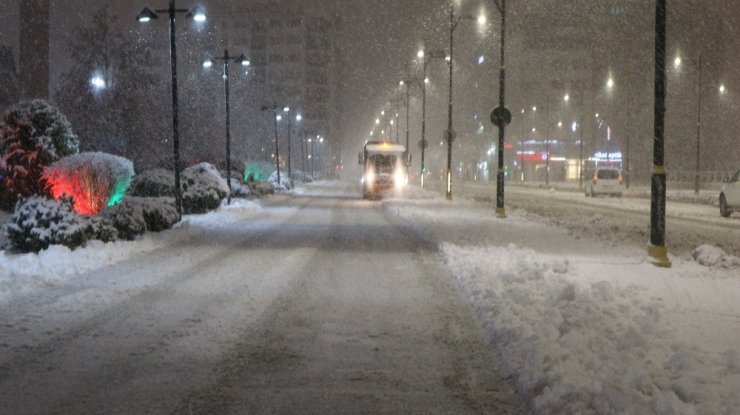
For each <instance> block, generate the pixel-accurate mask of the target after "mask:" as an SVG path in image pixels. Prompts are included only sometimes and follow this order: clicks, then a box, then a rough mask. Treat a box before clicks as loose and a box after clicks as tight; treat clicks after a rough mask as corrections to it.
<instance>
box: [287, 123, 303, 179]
mask: <svg viewBox="0 0 740 415" xmlns="http://www.w3.org/2000/svg"><path fill="white" fill-rule="evenodd" d="M302 119H303V118H302V117H301V114H296V116H295V121H296V122H301V120H302ZM292 121H293V118H292V117H291V116H290V115H288V182H290V181H291V180H293V171H292V170H291V160H290V159H291V153H290V151H291V150H290V148H291V139H290V133H291V131H292V125H291V122H292Z"/></svg>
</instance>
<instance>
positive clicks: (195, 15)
mask: <svg viewBox="0 0 740 415" xmlns="http://www.w3.org/2000/svg"><path fill="white" fill-rule="evenodd" d="M157 13H167V15H168V16H169V20H170V68H171V71H172V145H173V150H174V169H175V207H176V209H177V214H178V215H179V216H180V217H182V189H180V126H179V117H180V114H179V106H178V103H177V47H176V42H175V16H176V15H177V13H186V15H185V17H186V18H188V19H193V20H195V21H196V22H199V23H202V22H205V21H206V15H205V13H204V11H203V9H202V8H201V7H197V6H196V7H194V8H192V9H190V10H188V9H178V8H176V7H175V0H170V3H169V7H168V8H166V9H157V10H155V11H152V10H151V9H150V8H148V7H145V8H144V9H143V10H142V11H141V13H139V15H138V16H137V18H136V20H138V21H139V22H142V23H146V22H149V21H151V20H153V19H158V18H159V15H157Z"/></svg>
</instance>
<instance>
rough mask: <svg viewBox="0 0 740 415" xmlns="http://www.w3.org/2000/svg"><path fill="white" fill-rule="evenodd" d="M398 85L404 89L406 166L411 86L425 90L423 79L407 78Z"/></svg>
mask: <svg viewBox="0 0 740 415" xmlns="http://www.w3.org/2000/svg"><path fill="white" fill-rule="evenodd" d="M400 85H401V86H405V87H406V154H405V156H404V157H405V162H406V164H407V165H409V164H410V162H411V157H410V155H411V149H410V148H409V137H410V134H411V133H410V131H411V130H410V121H409V120H410V117H409V113H410V111H411V85H419V86H421V88H422V90H425V89H426V88H425V87H424V80H423V79H422V80H418V79H413V78H408V79H405V80H403V81H401V82H400ZM425 98H426V97H425ZM422 111H424V110H423V109H422ZM423 117H424V116H423V115H422V118H423ZM396 128H398V127H396ZM422 175H423V172H422Z"/></svg>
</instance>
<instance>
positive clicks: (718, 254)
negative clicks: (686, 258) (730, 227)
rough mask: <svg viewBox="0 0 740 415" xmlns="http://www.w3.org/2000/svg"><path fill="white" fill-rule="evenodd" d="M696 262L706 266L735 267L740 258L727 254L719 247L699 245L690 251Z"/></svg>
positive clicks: (739, 264)
mask: <svg viewBox="0 0 740 415" xmlns="http://www.w3.org/2000/svg"><path fill="white" fill-rule="evenodd" d="M692 257H693V258H694V260H696V262H698V263H699V264H701V265H706V266H708V267H722V268H737V267H740V258H738V257H736V256H732V255H727V253H725V251H723V250H722V249H721V248H717V247H716V246H712V245H700V246H698V247H697V248H696V249H695V250H694V252H693V253H692Z"/></svg>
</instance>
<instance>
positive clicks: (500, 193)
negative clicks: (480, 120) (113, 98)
mask: <svg viewBox="0 0 740 415" xmlns="http://www.w3.org/2000/svg"><path fill="white" fill-rule="evenodd" d="M495 3H496V8H498V11H499V13H500V14H501V62H500V66H499V93H498V107H497V108H496V109H494V110H493V114H491V115H492V117H491V118H492V120H493V121H494V124H495V125H496V126H497V127H498V171H497V174H496V216H498V217H499V218H505V217H506V210H505V209H504V138H505V130H506V126H507V125H508V124H509V123H510V122H511V112H510V111H509V110H508V109H506V105H505V97H506V95H505V89H506V65H505V60H504V57H505V55H504V51H505V47H506V0H501V2H500V3H499V0H495Z"/></svg>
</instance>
